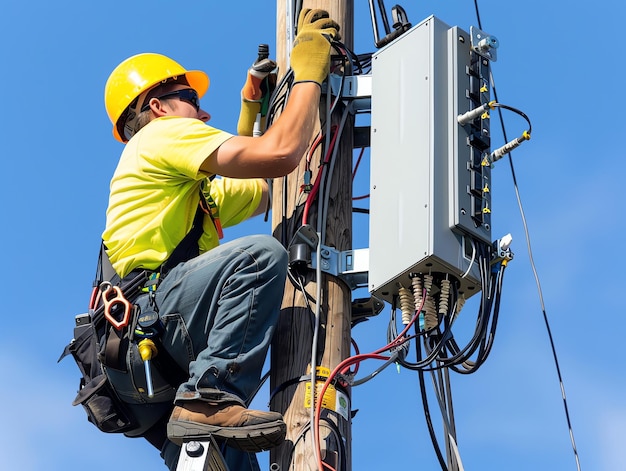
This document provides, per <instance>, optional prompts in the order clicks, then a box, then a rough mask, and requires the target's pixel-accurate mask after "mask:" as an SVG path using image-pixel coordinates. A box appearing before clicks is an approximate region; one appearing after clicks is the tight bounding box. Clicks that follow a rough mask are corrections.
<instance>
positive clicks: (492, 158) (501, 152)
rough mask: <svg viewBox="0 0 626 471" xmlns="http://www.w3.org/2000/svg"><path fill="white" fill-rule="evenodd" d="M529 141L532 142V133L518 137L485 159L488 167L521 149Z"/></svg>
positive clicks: (524, 133) (526, 132)
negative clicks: (522, 144) (514, 150)
mask: <svg viewBox="0 0 626 471" xmlns="http://www.w3.org/2000/svg"><path fill="white" fill-rule="evenodd" d="M528 140H530V132H528V131H524V132H523V133H522V135H521V136H520V137H517V138H515V139H513V140H512V141H509V142H507V143H506V144H504V145H503V146H502V147H500V148H498V149H496V150H494V151H493V152H492V153H491V154H490V155H489V156H487V157H486V158H485V160H486V162H487V165H491V164H492V163H494V162H496V161H498V160H500V159H501V158H502V157H504V156H505V155H506V154H508V153H509V152H511V151H512V150H513V149H515V148H517V147H519V146H520V144H521V143H522V142H524V141H528Z"/></svg>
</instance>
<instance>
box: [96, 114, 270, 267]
mask: <svg viewBox="0 0 626 471" xmlns="http://www.w3.org/2000/svg"><path fill="white" fill-rule="evenodd" d="M231 137H232V134H229V133H227V132H224V131H220V130H219V129H215V128H213V127H210V126H207V125H206V124H205V123H203V122H202V121H200V120H198V119H193V118H182V117H162V118H158V119H155V120H153V121H151V122H150V123H149V124H147V125H146V126H144V127H143V128H142V129H141V130H140V131H139V132H138V133H137V134H136V135H135V136H133V137H132V139H131V140H130V141H129V142H128V143H127V144H126V147H125V148H124V151H123V152H122V155H121V157H120V161H119V163H118V165H117V168H116V170H115V173H114V175H113V178H112V180H111V189H110V196H109V206H108V209H107V214H106V227H105V230H104V232H103V234H102V239H103V241H104V244H105V246H106V247H107V253H108V255H109V258H110V259H111V263H112V264H113V268H115V271H116V272H117V273H118V274H119V275H120V276H121V277H124V276H126V275H127V274H128V273H130V272H131V271H132V270H133V269H135V268H146V269H151V270H152V269H156V268H158V267H159V266H160V265H161V264H162V263H163V262H164V261H165V260H167V258H168V257H169V256H170V254H171V253H172V251H173V250H174V248H176V246H177V245H178V244H179V242H180V241H181V240H182V239H183V237H184V236H185V235H186V234H187V233H188V232H189V230H190V229H191V226H192V223H193V219H194V216H195V214H196V210H197V207H198V202H199V200H200V193H199V191H200V187H201V185H203V184H204V190H205V193H208V194H210V196H211V197H212V198H213V201H214V202H215V203H216V205H217V208H218V211H219V219H220V222H221V225H222V226H223V227H228V226H232V225H235V224H238V223H239V222H241V221H243V220H245V219H247V218H249V217H250V216H251V215H252V214H253V213H254V211H255V210H256V209H257V208H258V206H259V203H260V201H261V196H262V192H263V186H262V180H259V179H231V178H215V179H213V180H212V181H211V180H209V178H208V176H207V175H206V174H204V173H202V172H200V165H201V164H202V162H204V160H205V159H206V158H207V157H208V156H210V155H211V154H212V153H213V152H214V151H215V150H217V148H218V147H219V146H220V145H221V144H223V143H224V142H225V141H226V140H228V139H230V138H231ZM203 182H204V183H203ZM203 229H204V230H203V234H202V235H201V237H200V240H199V241H198V245H199V248H200V253H203V252H205V251H207V250H209V249H211V248H213V247H216V246H217V245H218V244H219V238H218V234H217V231H216V228H215V224H214V223H213V221H212V220H211V218H210V217H208V216H206V217H205V218H204V223H203Z"/></svg>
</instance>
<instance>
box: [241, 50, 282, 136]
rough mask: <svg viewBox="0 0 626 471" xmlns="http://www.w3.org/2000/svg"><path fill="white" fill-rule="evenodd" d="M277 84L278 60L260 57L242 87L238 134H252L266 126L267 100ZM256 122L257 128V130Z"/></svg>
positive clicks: (250, 69) (249, 70)
mask: <svg viewBox="0 0 626 471" xmlns="http://www.w3.org/2000/svg"><path fill="white" fill-rule="evenodd" d="M275 85H276V62H274V61H273V60H271V59H269V58H267V57H259V58H258V59H257V60H256V62H255V63H254V64H252V67H250V68H249V69H248V74H247V76H246V83H245V84H244V86H243V88H242V89H241V110H240V112H239V121H238V122H237V134H239V135H240V136H252V135H253V134H254V133H255V131H256V132H258V133H260V132H262V131H263V129H264V127H265V114H266V113H267V109H266V108H267V102H268V100H269V97H270V95H271V94H272V91H273V89H274V87H275ZM255 123H256V124H257V126H256V127H257V129H256V130H255Z"/></svg>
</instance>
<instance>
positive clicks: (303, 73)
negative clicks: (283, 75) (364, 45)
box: [291, 8, 339, 85]
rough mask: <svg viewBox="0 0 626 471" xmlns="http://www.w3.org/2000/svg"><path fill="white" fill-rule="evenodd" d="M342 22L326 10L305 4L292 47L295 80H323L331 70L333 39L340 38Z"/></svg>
mask: <svg viewBox="0 0 626 471" xmlns="http://www.w3.org/2000/svg"><path fill="white" fill-rule="evenodd" d="M338 31H339V25H338V24H337V23H335V22H334V21H333V20H332V19H331V18H330V17H329V16H328V12H327V11H324V10H310V9H308V8H303V9H302V11H301V12H300V17H299V18H298V34H297V36H296V40H295V41H294V43H293V49H292V50H291V68H292V69H293V73H294V83H298V82H315V83H317V84H319V85H321V84H322V82H323V81H324V79H325V78H326V77H327V76H328V72H329V70H330V48H331V45H330V41H332V40H333V39H335V38H337V39H339V34H338Z"/></svg>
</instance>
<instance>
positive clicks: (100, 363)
mask: <svg viewBox="0 0 626 471" xmlns="http://www.w3.org/2000/svg"><path fill="white" fill-rule="evenodd" d="M204 183H205V182H202V185H201V186H200V189H199V193H200V199H199V204H198V208H197V210H196V214H195V216H194V220H193V224H192V227H191V229H190V231H189V232H188V233H187V234H186V235H185V237H184V238H183V239H182V240H181V242H180V243H179V244H178V245H177V246H176V248H175V249H174V250H173V251H172V254H171V255H170V257H169V258H168V259H167V260H166V261H165V262H164V263H163V264H162V265H161V266H160V267H158V268H157V269H155V270H147V269H143V268H137V269H134V270H132V271H131V272H130V273H129V274H128V275H126V276H125V277H123V278H120V277H119V275H117V273H116V272H115V270H114V269H113V266H112V265H111V262H110V260H109V257H108V255H107V253H106V247H105V245H104V242H102V244H101V248H100V254H99V257H98V266H97V270H96V278H95V280H94V286H93V290H92V295H91V299H90V303H89V312H88V313H87V314H80V315H78V316H76V326H75V328H74V337H73V339H72V341H71V342H70V343H69V344H68V345H67V346H66V347H65V349H64V351H63V354H62V355H61V357H60V358H59V361H60V360H61V359H63V358H64V357H65V356H67V355H69V354H71V355H72V357H73V358H74V360H75V362H76V364H77V365H78V368H79V369H80V371H81V373H82V378H81V380H80V385H79V390H78V394H77V396H76V398H75V399H74V401H73V405H78V404H81V405H82V406H83V407H84V409H85V410H86V412H87V415H88V420H89V421H90V422H92V423H93V424H94V425H96V427H98V429H100V430H101V431H104V432H108V433H125V434H128V435H131V436H143V437H144V438H146V439H147V440H148V441H149V442H150V443H152V444H153V445H154V446H155V447H157V448H159V449H160V447H161V445H162V444H163V441H164V440H165V437H166V434H165V431H164V429H163V427H164V424H165V422H166V420H165V422H164V421H163V420H159V422H157V423H156V424H155V425H153V426H152V427H150V428H148V429H147V430H143V431H140V432H139V433H137V432H136V431H137V430H138V429H139V427H140V424H139V423H138V421H137V420H136V419H135V418H134V417H133V414H132V411H131V409H132V407H130V406H129V405H128V404H126V403H125V402H124V401H123V400H122V399H120V397H119V395H118V393H117V392H116V389H115V386H114V385H112V384H111V383H110V381H109V377H108V375H107V374H106V373H105V370H109V371H110V370H111V369H112V370H116V371H119V372H127V365H126V352H127V350H128V348H129V347H130V345H131V343H132V342H137V343H138V346H140V345H139V344H140V342H141V341H149V342H152V341H153V340H154V341H158V338H159V336H160V334H161V332H162V329H163V325H162V324H161V320H160V316H159V313H158V306H157V305H156V302H155V293H156V290H157V287H158V285H159V284H160V282H161V281H162V280H163V278H164V277H165V276H166V275H167V273H168V272H169V271H170V270H171V269H173V268H174V267H176V265H178V264H179V263H182V262H185V261H187V260H190V259H192V258H194V257H197V256H198V255H199V253H200V249H199V246H198V241H199V239H200V236H201V235H202V232H203V221H204V215H205V214H208V215H209V217H210V218H211V220H212V222H213V224H214V225H215V229H216V231H217V233H218V237H219V238H220V239H221V238H222V237H223V233H222V227H221V224H220V220H219V212H218V208H217V205H216V204H215V201H213V199H212V198H211V196H210V195H209V194H207V195H205V193H204V191H203V189H204ZM146 293H148V294H149V308H148V309H146V310H145V312H140V310H139V307H138V306H137V305H136V304H135V302H136V301H137V299H138V298H139V296H141V295H142V294H146ZM140 351H141V348H140ZM154 353H156V347H155V351H154ZM142 358H143V355H142ZM155 361H156V363H155V365H156V367H157V369H158V371H159V374H160V377H162V378H163V379H164V380H165V381H166V382H167V383H168V384H169V385H170V386H171V387H172V388H174V389H176V388H177V387H178V385H180V384H181V383H182V382H184V381H185V380H186V379H187V378H188V372H187V371H186V370H183V369H182V368H181V367H180V366H179V365H178V364H177V363H176V362H175V361H174V360H173V359H172V358H171V357H170V356H169V355H168V354H167V352H166V351H165V349H163V348H162V349H160V351H159V354H158V356H157V357H156V360H155ZM148 371H149V370H148V369H146V374H148ZM151 381H152V379H151V378H147V382H148V383H149V384H150V386H151ZM149 389H150V388H149Z"/></svg>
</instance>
